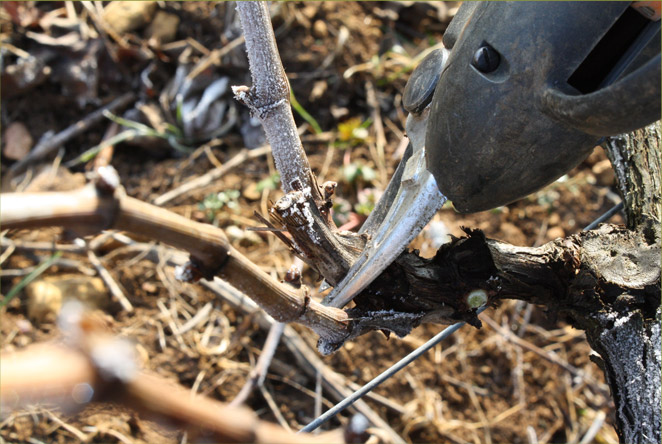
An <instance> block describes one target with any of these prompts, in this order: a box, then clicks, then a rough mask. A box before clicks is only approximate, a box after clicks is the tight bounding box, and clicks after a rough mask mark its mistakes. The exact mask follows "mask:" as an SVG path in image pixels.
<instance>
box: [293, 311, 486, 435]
mask: <svg viewBox="0 0 662 444" xmlns="http://www.w3.org/2000/svg"><path fill="white" fill-rule="evenodd" d="M485 308H487V307H485V306H483V307H480V308H479V309H478V310H477V311H476V314H480V313H482V312H483V311H484V310H485ZM464 324H465V322H458V323H456V324H453V325H451V326H450V327H447V328H445V329H444V330H442V331H441V332H439V333H437V335H436V336H434V337H433V338H432V339H430V340H429V341H428V342H426V343H425V344H423V345H421V346H420V347H418V348H417V349H416V350H414V351H413V352H411V353H409V354H408V355H407V356H405V357H404V358H402V359H401V360H399V361H398V362H396V363H395V364H394V365H393V366H391V367H390V368H389V369H387V370H385V371H384V372H382V373H381V374H380V375H379V376H377V377H376V378H375V379H373V380H372V381H370V382H368V383H367V384H366V385H364V386H363V387H361V388H360V389H358V390H357V391H355V392H354V393H352V394H351V395H350V396H348V397H347V398H345V399H343V400H342V401H340V402H339V403H338V404H336V405H335V406H333V407H332V408H330V409H329V410H327V411H326V412H325V413H324V414H322V415H321V416H320V417H318V418H317V419H315V420H314V421H312V422H311V423H310V424H308V425H307V426H305V427H304V428H302V429H301V430H300V432H312V431H313V430H315V429H316V428H318V427H319V426H321V425H322V424H324V423H325V422H326V421H328V420H329V419H331V418H333V417H334V416H336V415H337V414H338V413H340V412H342V411H343V410H345V409H346V408H347V407H349V406H350V405H352V404H354V403H355V402H356V401H358V400H359V399H360V398H361V397H362V396H363V395H365V394H366V393H368V392H369V391H371V390H372V389H374V388H375V387H377V386H378V385H379V384H381V383H382V382H384V381H386V380H387V379H388V378H390V377H391V376H393V375H394V374H396V373H397V372H399V371H400V370H402V369H403V368H405V367H406V366H407V365H409V364H410V363H412V362H413V361H415V360H416V359H417V358H419V357H420V356H421V355H422V354H423V353H425V352H426V351H428V350H430V349H431V348H432V347H434V346H435V345H437V344H438V343H440V342H441V341H443V340H444V339H446V338H447V337H449V336H450V335H452V334H453V333H455V332H456V331H457V330H459V329H460V327H462V326H463V325H464Z"/></svg>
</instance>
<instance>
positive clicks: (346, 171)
mask: <svg viewBox="0 0 662 444" xmlns="http://www.w3.org/2000/svg"><path fill="white" fill-rule="evenodd" d="M342 177H343V179H344V181H345V182H347V183H349V184H354V183H357V182H359V181H360V182H363V183H372V181H373V180H375V179H376V178H377V173H376V172H375V170H373V169H372V168H370V167H369V166H367V165H364V164H362V163H359V162H352V163H350V164H349V165H345V166H343V167H342Z"/></svg>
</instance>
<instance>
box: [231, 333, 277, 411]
mask: <svg viewBox="0 0 662 444" xmlns="http://www.w3.org/2000/svg"><path fill="white" fill-rule="evenodd" d="M284 328H285V324H283V323H281V322H276V323H274V324H273V325H272V326H271V328H269V334H268V335H267V339H266V340H265V341H264V347H262V353H261V354H260V358H259V359H258V360H257V364H256V365H255V368H253V370H251V373H250V375H249V376H248V380H247V381H246V384H244V386H243V387H242V388H241V390H240V391H239V393H238V394H237V396H236V397H235V398H234V399H233V400H232V402H231V403H230V406H231V407H235V406H238V405H241V404H243V403H244V402H245V401H246V399H248V396H249V395H250V394H251V393H252V391H253V389H254V388H255V387H257V386H261V385H262V384H263V383H264V379H265V378H266V376H267V372H268V371H269V365H270V364H271V360H272V359H273V357H274V354H275V353H276V348H277V347H278V344H279V343H280V338H281V336H282V335H283V330H284Z"/></svg>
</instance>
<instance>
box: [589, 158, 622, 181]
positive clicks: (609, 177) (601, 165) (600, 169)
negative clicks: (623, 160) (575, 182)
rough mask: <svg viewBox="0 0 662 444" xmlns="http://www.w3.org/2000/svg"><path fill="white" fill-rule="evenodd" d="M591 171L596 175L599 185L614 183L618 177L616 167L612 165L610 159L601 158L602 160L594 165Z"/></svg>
mask: <svg viewBox="0 0 662 444" xmlns="http://www.w3.org/2000/svg"><path fill="white" fill-rule="evenodd" d="M591 172H592V173H593V175H594V176H595V178H596V180H597V183H598V185H602V186H604V187H608V186H611V185H613V184H614V180H615V179H616V174H615V173H614V169H613V168H612V167H611V162H610V161H609V159H605V160H601V161H600V162H598V163H596V164H595V165H593V168H591Z"/></svg>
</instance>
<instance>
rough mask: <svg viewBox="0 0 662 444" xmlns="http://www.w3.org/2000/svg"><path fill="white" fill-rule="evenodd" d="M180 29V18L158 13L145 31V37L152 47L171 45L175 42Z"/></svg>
mask: <svg viewBox="0 0 662 444" xmlns="http://www.w3.org/2000/svg"><path fill="white" fill-rule="evenodd" d="M178 27H179V17H177V16H176V15H174V14H169V13H167V12H165V11H158V12H157V13H156V15H155V16H154V20H152V23H150V24H149V26H148V27H147V31H145V37H146V38H147V40H148V41H149V42H150V44H152V45H160V44H162V43H170V42H172V41H173V40H175V36H176V35H177V28H178Z"/></svg>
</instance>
